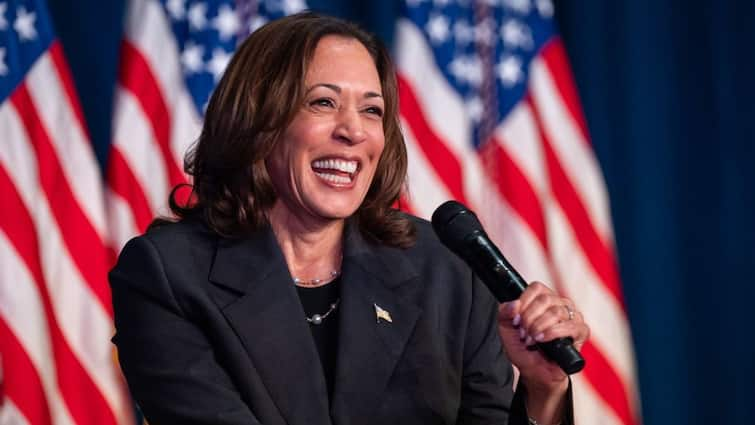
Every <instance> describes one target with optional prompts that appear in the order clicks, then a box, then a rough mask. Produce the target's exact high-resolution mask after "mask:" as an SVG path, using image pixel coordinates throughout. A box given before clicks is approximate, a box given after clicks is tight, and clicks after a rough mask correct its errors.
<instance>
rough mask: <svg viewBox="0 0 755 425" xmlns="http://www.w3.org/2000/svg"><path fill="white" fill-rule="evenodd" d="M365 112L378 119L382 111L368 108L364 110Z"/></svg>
mask: <svg viewBox="0 0 755 425" xmlns="http://www.w3.org/2000/svg"><path fill="white" fill-rule="evenodd" d="M365 112H367V113H368V114H373V115H376V116H378V117H382V116H383V110H382V109H380V108H378V107H377V106H370V107H369V108H367V109H365Z"/></svg>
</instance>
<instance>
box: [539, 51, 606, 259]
mask: <svg viewBox="0 0 755 425" xmlns="http://www.w3.org/2000/svg"><path fill="white" fill-rule="evenodd" d="M530 69H531V73H532V74H531V77H530V89H531V90H532V97H533V100H534V101H535V103H536V105H537V106H536V107H537V109H538V112H539V113H540V114H541V117H542V120H543V127H544V131H545V132H546V133H547V136H548V140H550V142H551V143H552V146H553V149H554V150H555V151H556V153H557V156H558V158H559V162H560V163H561V166H562V167H563V168H564V171H565V172H566V175H567V176H568V177H569V181H570V182H571V183H572V185H574V187H575V189H576V190H577V193H578V195H579V197H580V200H581V201H582V202H581V203H582V205H584V207H585V208H586V209H587V211H588V212H589V215H590V219H591V222H592V225H593V227H595V229H596V230H597V231H598V234H599V235H600V236H601V239H602V240H603V242H604V243H605V245H606V246H608V247H611V248H613V246H614V244H613V231H612V230H611V215H610V213H609V211H608V195H607V194H606V189H605V186H604V184H603V175H602V173H601V172H600V168H599V167H598V164H597V161H596V160H595V155H594V153H593V152H592V150H591V148H590V144H589V143H588V142H587V141H586V140H584V138H583V137H582V134H581V133H580V131H579V129H578V128H577V126H576V124H575V122H574V119H573V118H572V117H571V114H570V113H569V111H568V109H567V108H566V106H565V105H564V104H563V102H562V99H561V97H560V96H558V95H557V94H558V93H559V91H558V88H557V87H556V85H555V83H554V82H553V79H552V77H551V75H550V72H549V71H548V69H547V67H546V66H545V64H544V63H543V61H542V59H536V60H534V61H533V62H532V66H531V68H530Z"/></svg>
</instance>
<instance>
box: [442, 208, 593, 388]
mask: <svg viewBox="0 0 755 425" xmlns="http://www.w3.org/2000/svg"><path fill="white" fill-rule="evenodd" d="M432 223H433V229H435V233H436V234H437V235H438V237H439V238H440V241H441V242H443V244H444V245H446V246H447V247H448V248H449V249H450V250H451V251H453V252H454V253H455V254H456V255H458V256H459V257H461V258H462V259H463V260H464V261H466V262H467V263H468V264H469V265H470V267H471V268H472V270H473V271H474V272H475V273H476V274H477V276H479V277H480V279H481V280H482V282H483V283H484V284H485V286H487V287H488V289H490V292H492V293H493V295H494V296H495V297H496V298H497V299H498V301H499V302H502V303H503V302H507V301H513V300H515V299H517V298H519V296H520V295H522V292H524V290H525V289H526V288H527V282H526V281H525V280H524V279H523V278H522V276H521V275H519V273H517V271H516V270H514V268H513V267H512V266H511V264H509V262H508V261H507V260H506V258H504V256H503V254H501V251H499V250H498V247H496V246H495V244H493V242H492V241H491V240H490V238H489V237H488V235H487V234H486V233H485V230H484V229H483V228H482V225H481V224H480V221H479V220H478V219H477V216H476V215H475V214H474V213H473V212H472V211H470V210H469V209H468V208H467V207H465V206H464V205H462V204H460V203H459V202H456V201H446V202H445V203H443V205H441V206H439V207H438V208H437V209H436V210H435V212H434V213H433V217H432ZM573 343H574V341H573V340H572V338H557V339H554V340H552V341H547V342H541V343H538V344H537V347H538V348H539V349H540V350H541V351H542V352H543V354H545V356H546V357H548V358H549V359H551V360H553V361H554V362H555V363H556V364H558V365H559V367H561V369H562V370H563V371H564V372H566V373H567V374H569V375H571V374H573V373H577V372H579V371H580V370H582V368H584V367H585V359H583V358H582V356H581V355H580V354H579V351H577V350H576V349H575V348H574V345H573Z"/></svg>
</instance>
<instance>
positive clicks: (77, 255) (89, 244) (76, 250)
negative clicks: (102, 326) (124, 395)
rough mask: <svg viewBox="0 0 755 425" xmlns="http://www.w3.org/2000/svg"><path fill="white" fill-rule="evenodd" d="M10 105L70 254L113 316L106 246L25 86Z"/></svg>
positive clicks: (24, 84) (12, 97) (104, 306)
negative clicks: (32, 148) (70, 181)
mask: <svg viewBox="0 0 755 425" xmlns="http://www.w3.org/2000/svg"><path fill="white" fill-rule="evenodd" d="M11 102H12V103H13V105H14V106H15V107H16V109H17V110H18V113H19V116H20V117H21V120H22V121H23V124H24V128H25V129H26V133H27V135H28V137H29V140H30V142H31V144H32V146H33V147H34V150H35V152H36V155H37V163H38V164H39V167H38V168H39V180H40V183H41V185H42V188H43V190H44V192H45V194H46V195H47V199H48V200H49V204H50V207H51V209H52V212H53V215H54V216H55V219H56V221H57V223H58V227H59V228H60V231H61V234H62V235H63V240H64V241H65V244H66V247H67V248H68V252H69V253H70V255H71V258H72V259H73V261H74V263H76V266H77V268H78V270H79V272H80V273H81V274H82V276H84V279H85V280H86V281H87V283H88V285H89V287H90V289H91V290H92V292H93V293H94V294H95V295H96V296H97V298H98V299H99V301H100V304H101V305H102V307H103V308H104V309H105V311H107V312H108V314H109V315H110V316H111V317H112V315H113V307H112V305H111V302H110V290H109V288H108V285H107V281H106V277H107V264H108V263H107V258H106V252H105V248H104V244H103V242H102V240H101V239H100V237H99V235H98V234H97V231H96V230H95V229H94V227H93V226H92V224H91V223H90V222H89V220H88V219H87V218H86V215H85V214H84V212H83V211H82V210H81V207H80V206H79V204H78V202H77V200H76V197H75V196H74V195H73V191H72V190H71V187H70V185H69V183H68V181H67V180H66V178H65V174H64V173H63V168H62V167H61V165H60V162H59V160H58V158H57V156H56V153H55V149H54V148H53V146H52V142H51V141H50V138H49V136H48V134H47V132H46V129H45V128H44V126H43V124H42V121H41V120H40V117H39V115H38V113H37V110H36V108H35V107H34V104H33V102H32V99H31V97H30V95H29V91H28V89H27V88H26V83H22V84H21V85H20V86H18V88H17V89H16V91H15V92H14V93H13V95H12V96H11Z"/></svg>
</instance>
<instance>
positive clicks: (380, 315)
mask: <svg viewBox="0 0 755 425" xmlns="http://www.w3.org/2000/svg"><path fill="white" fill-rule="evenodd" d="M374 306H375V319H376V320H377V322H378V323H380V319H383V320H385V321H386V322H388V323H393V319H392V318H391V313H389V312H388V310H385V309H384V308H382V307H380V306H379V305H377V304H374Z"/></svg>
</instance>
